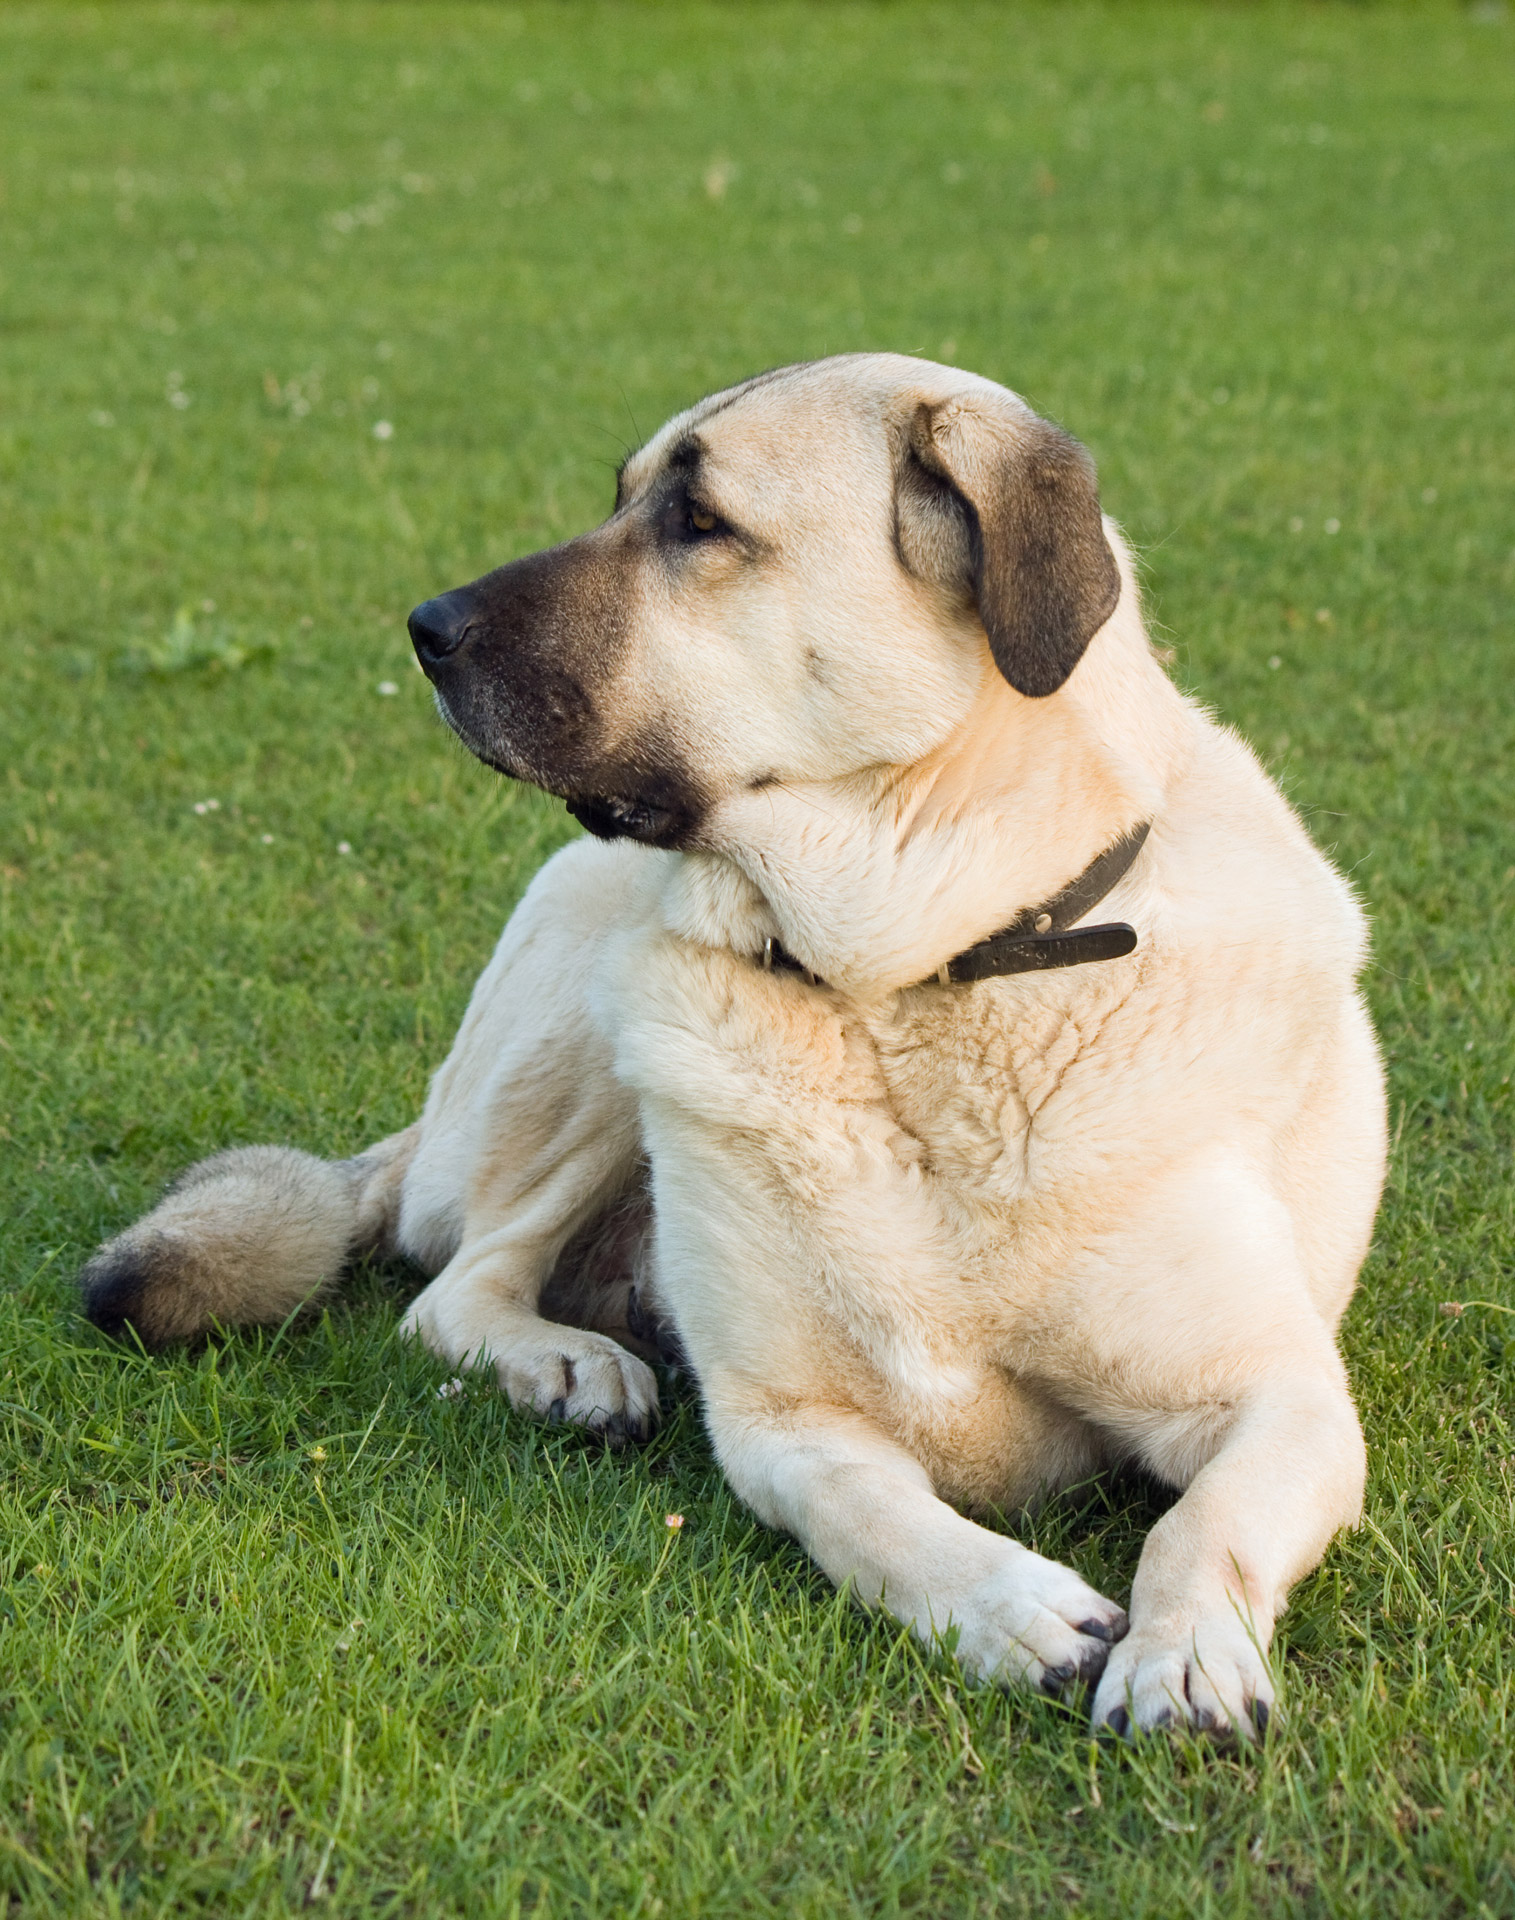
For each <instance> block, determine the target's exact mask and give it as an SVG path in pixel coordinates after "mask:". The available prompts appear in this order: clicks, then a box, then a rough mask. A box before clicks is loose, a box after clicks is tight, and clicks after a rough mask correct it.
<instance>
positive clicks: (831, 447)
mask: <svg viewBox="0 0 1515 1920" xmlns="http://www.w3.org/2000/svg"><path fill="white" fill-rule="evenodd" d="M973 391H982V392H984V393H992V394H994V395H996V396H997V397H998V399H999V400H1000V401H1001V402H1003V401H1005V400H1012V399H1014V396H1012V395H1010V394H1008V393H1007V391H1006V389H1004V388H1002V387H997V386H995V385H994V384H993V383H992V382H991V381H988V380H984V379H982V378H981V377H980V376H979V375H977V374H971V373H963V372H961V371H960V370H959V369H957V368H955V367H944V366H939V365H937V364H936V363H935V362H934V361H929V360H917V359H913V358H911V357H910V356H908V355H905V354H892V353H878V354H842V355H838V356H836V357H834V358H831V359H827V360H808V361H800V362H798V363H796V364H795V365H793V366H787V367H776V368H774V369H773V370H772V371H770V372H768V373H760V374H757V375H755V376H754V377H753V378H752V379H750V380H744V381H742V382H740V383H739V384H738V385H737V386H734V387H728V388H726V389H724V390H723V391H722V392H720V393H713V394H711V395H709V396H708V397H707V398H706V399H704V400H700V401H697V402H696V404H695V405H694V406H692V407H689V408H687V409H686V410H685V411H684V412H682V413H679V414H675V415H674V417H673V418H672V419H671V420H670V421H668V423H667V424H666V425H665V426H663V427H660V428H659V430H658V431H657V433H655V434H654V435H653V437H652V439H651V440H649V441H648V443H647V444H646V446H644V447H642V448H641V449H639V451H637V452H636V453H634V454H632V455H631V456H630V458H629V459H628V460H627V461H626V463H625V465H624V467H623V468H622V487H623V492H624V494H625V495H627V496H630V495H634V494H636V493H639V492H641V491H642V489H643V488H644V487H646V486H648V485H650V484H651V483H652V482H653V481H654V480H655V479H656V478H657V476H658V475H659V474H660V473H661V472H662V471H663V470H665V469H666V468H668V467H670V466H672V465H676V464H677V465H683V466H685V467H691V466H693V465H695V464H698V465H699V466H700V467H701V468H702V469H703V470H704V471H705V472H706V474H707V475H708V476H709V477H710V478H711V479H712V480H715V479H720V478H724V479H725V480H727V481H728V482H737V483H741V482H743V481H745V482H747V483H748V484H759V485H761V484H764V483H766V482H768V481H770V480H773V479H777V478H780V477H781V476H783V477H788V478H790V479H794V480H799V479H803V478H809V479H811V480H821V479H824V477H825V476H826V475H828V474H832V473H838V472H840V471H843V470H845V471H847V472H848V473H850V475H851V476H852V477H853V478H854V480H861V479H862V478H863V477H864V475H865V473H866V472H867V470H868V469H869V468H872V467H876V468H877V469H878V471H879V473H880V475H883V474H885V473H887V470H888V462H889V457H890V455H889V444H888V434H887V428H888V424H889V422H890V421H891V420H892V419H894V418H896V417H899V418H903V417H904V415H905V414H906V413H907V412H908V410H909V409H910V408H911V406H912V405H916V404H919V403H920V402H921V401H937V400H942V399H947V398H950V397H953V396H954V395H961V394H966V393H968V392H973Z"/></svg>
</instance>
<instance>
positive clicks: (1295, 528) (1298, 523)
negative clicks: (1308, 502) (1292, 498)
mask: <svg viewBox="0 0 1515 1920" xmlns="http://www.w3.org/2000/svg"><path fill="white" fill-rule="evenodd" d="M1304 530H1305V523H1304V521H1303V520H1301V519H1300V517H1299V515H1298V514H1297V513H1296V514H1295V515H1294V516H1293V518H1292V519H1291V520H1290V521H1289V531H1290V533H1303V532H1304Z"/></svg>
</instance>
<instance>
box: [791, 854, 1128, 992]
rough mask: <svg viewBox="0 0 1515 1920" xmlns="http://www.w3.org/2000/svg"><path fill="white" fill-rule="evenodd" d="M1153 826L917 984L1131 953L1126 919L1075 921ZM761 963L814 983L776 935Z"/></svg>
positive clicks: (1122, 873)
mask: <svg viewBox="0 0 1515 1920" xmlns="http://www.w3.org/2000/svg"><path fill="white" fill-rule="evenodd" d="M1151 831H1152V822H1151V821H1150V820H1144V821H1143V822H1142V824H1141V825H1140V826H1139V827H1133V828H1132V829H1131V831H1130V832H1129V833H1127V834H1122V836H1121V838H1120V839H1119V840H1117V841H1116V842H1115V844H1114V845H1113V846H1110V847H1106V849H1105V851H1104V852H1103V853H1102V854H1100V855H1099V857H1098V858H1097V859H1094V860H1091V861H1090V862H1089V864H1088V866H1087V867H1085V868H1084V870H1083V872H1082V873H1081V874H1079V875H1077V876H1076V878H1074V879H1072V880H1070V881H1069V882H1068V884H1067V886H1065V887H1064V888H1063V889H1062V890H1061V891H1060V892H1058V893H1054V894H1053V896H1052V898H1051V899H1050V900H1044V901H1043V902H1042V904H1041V905H1040V906H1039V907H1027V908H1026V910H1025V912H1024V913H1021V914H1017V916H1016V917H1015V919H1014V920H1012V921H1011V922H1010V924H1009V926H1008V927H1001V928H1000V930H999V932H998V933H991V934H990V936H989V938H988V939H987V940H980V941H979V942H978V944H977V945H976V946H972V947H967V948H965V949H964V951H963V952H962V953H958V954H954V955H953V957H952V958H951V959H950V960H944V961H943V962H942V964H941V965H940V966H939V967H938V968H937V970H936V972H935V974H934V975H931V976H929V977H928V979H927V980H924V981H921V982H920V983H919V984H920V985H922V986H926V985H929V984H931V982H932V981H933V980H934V981H935V982H936V983H937V984H938V985H940V986H944V987H956V986H963V985H967V984H968V983H969V982H971V981H974V980H992V979H994V978H996V977H997V976H998V975H1000V974H1005V973H1040V972H1043V971H1044V970H1046V969H1048V968H1052V967H1083V966H1087V965H1088V964H1089V963H1090V961H1093V960H1119V959H1121V958H1122V957H1123V956H1124V955H1125V954H1128V953H1130V952H1132V951H1133V950H1134V948H1135V946H1136V929H1135V927H1132V926H1128V925H1127V924H1126V922H1125V921H1124V920H1114V921H1111V922H1110V923H1109V924H1108V925H1106V926H1100V927H1079V926H1075V924H1074V923H1075V922H1076V921H1079V920H1082V919H1083V917H1084V915H1085V914H1086V913H1092V912H1093V911H1094V909H1095V908H1096V907H1097V906H1098V905H1099V903H1100V901H1101V900H1103V899H1104V897H1105V895H1106V894H1108V893H1110V892H1112V891H1113V890H1114V888H1115V886H1116V883H1117V882H1118V881H1121V880H1123V879H1124V878H1125V877H1126V875H1127V873H1129V872H1130V870H1131V866H1132V863H1133V862H1134V861H1135V859H1136V856H1137V855H1138V854H1139V853H1140V852H1141V850H1142V847H1143V846H1144V845H1145V844H1146V839H1147V835H1148V834H1149V833H1150V832H1151ZM762 964H763V966H764V967H765V968H766V969H769V970H772V969H773V968H775V967H780V968H782V969H783V970H784V971H785V972H789V973H802V974H804V975H805V977H806V979H807V980H809V981H810V982H811V983H812V984H816V976H815V975H814V974H813V973H811V971H810V969H809V968H808V967H806V966H804V965H802V964H801V962H800V961H798V960H796V959H795V958H794V956H793V954H791V953H786V952H785V950H784V949H783V947H781V946H780V945H779V943H778V941H777V940H766V941H764V943H763V954H762Z"/></svg>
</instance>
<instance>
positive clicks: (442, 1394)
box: [437, 1374, 465, 1400]
mask: <svg viewBox="0 0 1515 1920" xmlns="http://www.w3.org/2000/svg"><path fill="white" fill-rule="evenodd" d="M464 1390H465V1389H464V1386H463V1382H462V1381H461V1380H460V1379H459V1378H458V1377H457V1375H456V1374H454V1376H453V1377H452V1379H451V1380H444V1381H443V1382H442V1384H441V1386H439V1387H438V1388H437V1398H438V1399H439V1400H456V1399H457V1397H458V1395H459V1394H460V1393H462V1392H463V1391H464Z"/></svg>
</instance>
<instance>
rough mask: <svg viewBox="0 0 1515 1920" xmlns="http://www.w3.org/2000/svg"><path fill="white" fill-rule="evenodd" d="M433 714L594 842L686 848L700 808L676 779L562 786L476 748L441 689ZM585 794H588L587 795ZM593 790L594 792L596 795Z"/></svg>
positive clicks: (537, 770)
mask: <svg viewBox="0 0 1515 1920" xmlns="http://www.w3.org/2000/svg"><path fill="white" fill-rule="evenodd" d="M433 691H434V692H435V695H436V703H437V712H438V713H439V714H440V715H441V717H442V719H443V720H444V721H446V723H447V725H448V727H449V728H450V729H451V730H452V732H453V733H454V734H456V735H457V737H458V739H459V740H460V741H461V742H462V743H463V745H464V746H465V747H467V749H468V751H469V752H470V753H471V754H472V755H473V756H474V758H475V759H476V760H481V761H482V762H483V763H484V765H485V766H486V767H489V768H491V769H492V770H493V771H494V772H495V773H498V774H502V775H503V776H504V777H505V778H506V779H507V780H519V781H521V782H522V783H523V784H524V785H526V786H530V787H536V788H538V789H539V790H540V791H541V792H543V793H549V794H551V795H552V797H553V798H554V799H555V800H561V801H562V802H563V804H564V805H565V806H566V807H567V809H568V811H569V813H571V814H572V815H573V817H574V819H575V820H577V821H578V822H579V824H580V825H581V826H582V827H585V828H587V829H588V831H589V832H590V833H592V834H594V836H595V837H596V839H599V840H635V841H637V842H638V843H639V844H640V845H642V846H647V847H687V846H688V845H689V844H690V838H691V836H692V834H693V832H694V829H695V827H696V826H697V825H698V823H699V819H700V815H701V813H702V812H703V808H702V807H701V806H700V805H699V803H698V801H697V800H696V799H695V797H694V796H693V795H692V793H691V792H690V791H689V789H688V787H687V785H686V783H684V782H683V781H681V780H679V779H678V778H677V777H676V776H673V775H670V774H665V773H655V772H651V771H648V772H646V773H644V774H643V775H642V777H641V778H640V779H638V780H636V781H634V782H632V783H631V784H630V786H629V789H628V788H624V787H622V786H621V783H620V782H619V781H616V782H615V783H614V784H613V785H612V784H611V783H610V782H606V783H605V786H607V787H609V788H610V790H609V791H605V790H603V788H601V785H600V782H598V781H596V782H593V783H590V782H587V781H586V782H581V781H577V780H572V781H565V780H564V779H562V778H561V777H559V776H556V775H554V774H553V773H551V772H549V771H548V770H547V769H545V768H543V767H539V766H532V765H529V764H527V763H526V762H525V761H523V760H521V759H519V758H517V757H516V756H515V755H513V754H510V753H507V752H503V751H502V750H501V748H500V747H499V745H498V743H494V742H491V744H490V745H489V746H487V747H486V746H483V745H481V744H480V743H479V742H478V741H477V740H475V739H474V738H473V736H472V732H471V730H470V729H469V728H468V727H467V726H466V725H464V724H463V723H462V722H461V721H460V720H459V718H458V716H457V715H456V714H455V713H454V712H453V711H452V709H451V708H450V707H449V706H448V704H447V700H446V697H445V695H444V694H443V693H442V691H441V689H440V688H434V690H433ZM586 788H587V789H588V790H587V791H586ZM597 789H598V790H597Z"/></svg>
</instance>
